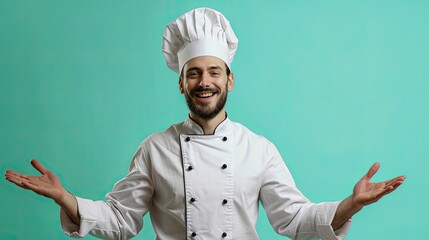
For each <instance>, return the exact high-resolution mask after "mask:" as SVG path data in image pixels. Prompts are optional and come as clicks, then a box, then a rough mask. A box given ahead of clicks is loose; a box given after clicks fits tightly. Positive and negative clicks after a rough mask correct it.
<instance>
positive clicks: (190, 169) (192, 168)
mask: <svg viewBox="0 0 429 240" xmlns="http://www.w3.org/2000/svg"><path fill="white" fill-rule="evenodd" d="M221 168H222V169H226V168H228V165H226V164H223V165H222V166H221ZM186 169H187V170H188V171H192V170H194V167H192V166H189V167H188V168H186Z"/></svg>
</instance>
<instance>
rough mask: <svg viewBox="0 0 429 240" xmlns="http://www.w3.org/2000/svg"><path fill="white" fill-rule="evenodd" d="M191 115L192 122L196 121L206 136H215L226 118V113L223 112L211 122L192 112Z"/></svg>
mask: <svg viewBox="0 0 429 240" xmlns="http://www.w3.org/2000/svg"><path fill="white" fill-rule="evenodd" d="M189 115H190V117H191V118H192V120H194V121H195V122H196V123H198V125H200V127H201V128H202V129H203V131H204V134H205V135H211V134H214V132H215V130H216V128H217V126H219V124H220V123H221V122H223V121H224V120H225V118H226V112H225V111H221V112H220V113H219V114H218V115H216V116H215V117H214V118H212V119H209V120H207V119H203V118H200V117H198V116H196V115H195V114H194V113H192V112H191V113H190V114H189Z"/></svg>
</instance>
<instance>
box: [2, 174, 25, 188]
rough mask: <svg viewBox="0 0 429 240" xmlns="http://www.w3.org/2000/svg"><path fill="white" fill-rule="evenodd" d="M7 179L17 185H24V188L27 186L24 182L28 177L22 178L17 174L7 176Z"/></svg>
mask: <svg viewBox="0 0 429 240" xmlns="http://www.w3.org/2000/svg"><path fill="white" fill-rule="evenodd" d="M6 180H8V181H9V182H11V183H14V184H15V185H17V186H19V187H22V188H25V187H24V185H23V182H24V181H28V179H24V178H21V177H19V176H15V175H9V176H6Z"/></svg>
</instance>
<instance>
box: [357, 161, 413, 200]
mask: <svg viewBox="0 0 429 240" xmlns="http://www.w3.org/2000/svg"><path fill="white" fill-rule="evenodd" d="M379 168H380V164H379V163H374V164H373V165H372V166H371V168H370V169H369V170H368V173H367V174H365V175H364V176H363V177H362V178H361V179H360V180H359V182H357V184H356V185H355V187H354V188H353V195H352V198H353V202H354V203H355V204H357V205H358V206H361V207H363V206H365V205H368V204H371V203H374V202H377V201H378V200H379V199H380V198H382V197H383V196H385V195H386V194H389V193H391V192H392V191H394V190H395V189H396V188H397V187H399V186H400V185H401V184H402V182H403V181H404V180H405V177H404V176H399V177H396V178H392V179H390V180H387V181H384V182H378V183H373V182H370V180H371V178H372V176H374V174H375V173H376V172H377V171H378V169H379Z"/></svg>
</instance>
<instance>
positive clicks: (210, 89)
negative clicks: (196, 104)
mask: <svg viewBox="0 0 429 240" xmlns="http://www.w3.org/2000/svg"><path fill="white" fill-rule="evenodd" d="M198 92H211V93H218V92H219V89H217V88H209V87H198V88H197V89H194V90H192V92H191V94H194V93H198Z"/></svg>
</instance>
